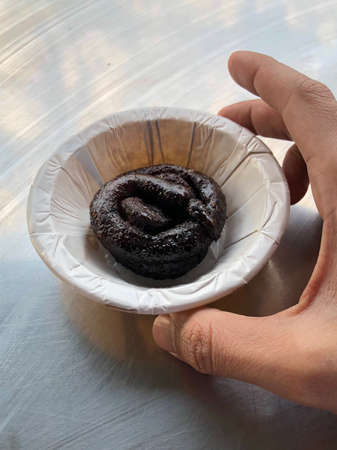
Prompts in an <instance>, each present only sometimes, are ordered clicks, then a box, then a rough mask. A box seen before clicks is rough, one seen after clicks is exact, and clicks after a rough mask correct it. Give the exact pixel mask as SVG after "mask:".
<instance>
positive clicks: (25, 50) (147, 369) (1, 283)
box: [0, 0, 337, 450]
mask: <svg viewBox="0 0 337 450" xmlns="http://www.w3.org/2000/svg"><path fill="white" fill-rule="evenodd" d="M336 19H337V1H336V0H334V1H329V0H325V1H324V0H323V1H322V2H319V3H318V2H315V1H313V0H298V1H296V2H294V1H290V0H283V1H279V0H268V1H266V0H229V1H226V2H223V1H216V0H185V1H183V0H181V1H178V0H171V1H169V2H168V1H165V0H129V1H125V0H124V1H123V0H119V1H115V0H113V1H111V0H96V1H93V0H92V1H89V0H67V1H66V0H58V1H54V2H51V1H48V0H35V1H33V0H2V1H1V2H0V23H1V27H0V105H1V109H0V111H1V112H0V448H1V449H25V450H29V449H61V448H62V449H63V448H64V449H66V448H67V449H79V450H82V449H98V450H100V449H132V448H137V449H172V448H175V449H179V448H181V449H231V450H233V449H249V450H251V449H254V450H255V449H256V450H257V449H268V450H269V449H285V448H287V449H307V450H310V449H335V448H336V439H337V418H336V416H333V415H332V414H330V413H326V412H322V411H318V410H314V409H311V408H305V407H302V406H298V405H296V404H294V403H291V402H289V401H286V400H283V399H280V398H279V397H277V396H276V395H273V394H271V393H268V392H266V391H264V390H262V389H260V388H258V387H255V386H251V385H248V384H245V383H241V382H236V381H233V380H229V379H221V378H214V377H207V376H203V375H200V374H197V373H196V372H194V371H193V370H192V369H190V368H189V367H187V366H185V365H183V364H182V363H180V362H179V361H176V360H174V359H173V358H171V357H170V356H168V355H166V354H164V353H162V352H161V351H159V350H158V349H157V348H156V347H155V346H154V344H153V342H152V339H151V323H152V318H151V317H141V316H135V315H127V314H124V313H119V312H114V311H111V310H107V309H105V308H104V307H102V306H100V305H97V304H94V303H92V302H90V301H88V300H86V299H85V298H80V297H79V296H77V295H76V293H74V292H72V291H71V290H70V289H69V288H68V287H67V286H65V285H62V284H61V283H60V282H58V280H57V279H56V278H55V277H54V276H53V275H52V273H51V272H50V271H49V270H48V269H47V267H45V265H44V264H43V263H42V261H41V260H40V259H39V257H38V256H37V254H36V253H35V251H34V249H33V248H32V245H31V244H30V241H29V237H28V234H27V228H26V223H25V203H26V199H27V193H28V188H29V185H30V183H31V182H32V180H33V177H34V175H35V173H36V172H37V170H38V168H39V166H40V165H41V164H42V163H43V162H44V161H45V160H46V158H48V157H49V155H50V154H51V153H52V152H53V151H54V150H55V149H56V147H57V146H58V145H59V144H60V143H62V142H63V141H64V140H66V139H67V138H68V137H69V136H71V135H72V134H74V133H76V132H78V131H79V130H80V129H81V128H83V127H85V126H86V125H88V124H90V123H92V122H93V121H95V120H97V119H99V118H101V117H103V116H104V115H106V114H109V113H111V112H113V111H119V110H124V109H129V108H134V107H137V106H154V105H169V106H181V107H187V108H195V109H200V110H205V111H209V112H216V111H217V110H218V109H220V107H222V106H224V105H225V104H229V103H232V102H235V101H238V100H242V99H245V98H249V97H250V95H249V94H248V93H246V92H244V91H243V90H242V89H241V88H239V87H238V86H236V85H234V83H233V82H232V81H231V79H230V77H229V75H228V73H227V71H226V60H227V58H228V56H229V54H230V53H231V52H232V51H233V50H235V49H238V48H244V49H251V50H257V51H261V52H265V53H269V54H271V55H273V56H274V57H276V58H279V59H281V60H282V61H283V62H285V63H287V64H290V65H292V66H294V67H296V68H297V69H299V70H301V71H303V72H305V73H306V74H308V75H310V76H312V77H314V78H318V79H320V80H321V81H323V82H325V83H326V84H328V85H329V87H330V88H331V89H332V90H333V91H334V92H335V93H337V81H336V80H337V77H336V75H337V65H336V64H335V55H336V47H337V28H336ZM268 143H269V145H270V146H271V148H272V149H273V151H274V152H275V154H276V156H277V157H278V158H279V159H280V160H281V159H282V158H283V155H284V152H285V149H286V148H287V147H288V145H289V144H288V143H284V142H280V141H271V140H268ZM320 230H321V222H320V219H319V217H318V215H317V212H316V209H315V206H314V203H313V200H312V197H311V195H310V193H308V194H307V196H306V197H305V199H304V200H303V201H302V202H301V203H300V204H299V205H298V206H296V207H293V208H292V213H291V218H290V222H289V225H288V228H287V231H286V233H285V236H284V238H283V240H282V243H281V246H280V247H279V249H278V250H277V252H276V253H275V255H274V257H273V258H272V260H271V261H270V262H269V263H268V264H267V266H266V267H265V268H264V269H263V270H262V272H261V273H260V274H259V275H258V276H257V277H256V278H255V279H254V280H253V281H252V282H250V283H249V285H248V286H246V287H245V288H242V289H240V290H239V291H237V292H235V293H234V294H232V295H230V296H229V297H227V298H226V299H224V300H223V301H220V302H219V305H220V306H221V307H222V308H225V309H228V310H231V311H236V312H239V313H243V314H250V315H266V314H271V313H273V312H276V311H280V310H282V309H284V308H286V307H288V306H290V305H292V304H294V303H295V302H296V301H297V299H298V296H299V295H300V293H301V291H302V289H303V287H304V286H305V284H306V282H307V280H308V278H309V276H310V273H311V271H312V268H313V266H314V263H315V259H316V256H317V251H318V247H319V242H320Z"/></svg>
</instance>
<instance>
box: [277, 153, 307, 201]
mask: <svg viewBox="0 0 337 450" xmlns="http://www.w3.org/2000/svg"><path fill="white" fill-rule="evenodd" d="M283 171H284V174H285V176H286V178H287V181H288V185H289V191H290V202H291V204H292V205H293V204H294V203H297V202H299V201H300V200H301V199H302V198H303V197H304V195H305V194H306V192H307V190H308V187H309V177H308V171H307V165H306V164H305V161H304V159H303V157H302V155H301V153H300V152H299V150H298V148H297V146H296V145H292V146H291V147H290V148H289V150H288V151H287V154H286V156H285V158H284V161H283Z"/></svg>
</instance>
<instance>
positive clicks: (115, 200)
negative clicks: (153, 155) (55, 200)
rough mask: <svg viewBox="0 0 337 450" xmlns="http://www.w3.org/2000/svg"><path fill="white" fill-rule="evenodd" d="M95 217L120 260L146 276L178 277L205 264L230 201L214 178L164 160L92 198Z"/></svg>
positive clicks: (115, 182) (103, 238) (114, 182)
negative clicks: (165, 162) (162, 162)
mask: <svg viewBox="0 0 337 450" xmlns="http://www.w3.org/2000/svg"><path fill="white" fill-rule="evenodd" d="M90 217H91V225H92V228H93V230H94V232H95V233H96V235H97V237H98V239H99V240H100V241H101V243H102V245H103V246H104V247H105V248H106V249H107V250H109V251H110V253H111V254H112V255H113V256H114V257H115V259H116V260H117V261H118V262H120V263H121V264H123V265H124V266H126V267H128V268H129V269H131V270H133V271H134V272H135V273H138V274H140V275H143V276H147V277H151V278H155V279H165V278H176V277H178V276H181V275H183V274H184V273H186V272H187V271H189V270H191V269H192V268H193V267H195V266H196V265H197V264H198V263H200V262H201V261H202V259H203V258H204V257H205V255H206V253H207V250H208V247H209V245H210V244H211V242H212V241H213V240H217V239H218V238H219V237H220V234H221V231H222V229H223V226H224V223H225V217H226V201H225V197H224V194H223V193H222V191H221V189H220V187H219V186H218V185H217V184H216V183H215V181H214V180H213V179H211V178H210V177H207V176H206V175H203V174H201V173H199V172H195V171H193V170H192V169H185V168H183V167H179V166H174V165H167V164H163V165H158V166H150V167H144V168H141V169H137V170H135V171H131V172H127V173H125V174H122V175H120V176H118V177H116V178H115V179H113V180H111V181H109V182H108V183H106V184H105V185H104V186H102V188H101V189H100V190H99V191H98V192H97V193H96V194H95V196H94V198H93V200H92V202H91V205H90Z"/></svg>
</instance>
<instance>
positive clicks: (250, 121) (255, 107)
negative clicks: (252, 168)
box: [219, 99, 290, 139]
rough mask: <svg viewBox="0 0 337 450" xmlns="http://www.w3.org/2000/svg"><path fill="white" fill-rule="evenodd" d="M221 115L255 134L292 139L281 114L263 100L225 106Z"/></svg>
mask: <svg viewBox="0 0 337 450" xmlns="http://www.w3.org/2000/svg"><path fill="white" fill-rule="evenodd" d="M219 115H220V116H223V117H227V118H228V119H231V120H233V121H234V122H236V123H238V124H240V125H242V126H243V127H245V128H248V129H249V130H251V131H252V132H253V133H255V134H260V135H261V136H265V137H272V138H276V139H290V136H289V132H288V130H287V128H286V126H285V125H284V122H283V119H282V117H281V115H280V114H279V113H278V112H277V111H276V110H275V109H273V108H271V107H270V106H269V105H267V103H265V102H264V101H263V100H260V99H256V100H248V101H244V102H239V103H235V104H233V105H229V106H225V107H224V108H222V109H221V110H220V111H219Z"/></svg>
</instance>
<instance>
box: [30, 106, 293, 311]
mask: <svg viewBox="0 0 337 450" xmlns="http://www.w3.org/2000/svg"><path fill="white" fill-rule="evenodd" d="M160 163H168V164H178V165H181V166H185V167H191V168H192V169H195V170H198V171H200V172H203V173H205V174H206V175H209V176H211V177H213V178H214V179H215V180H216V181H217V182H218V184H219V185H220V187H221V188H222V190H223V191H224V193H225V196H226V199H227V206H228V210H227V216H228V217H227V221H226V224H225V228H224V231H223V233H222V236H221V238H220V239H219V241H218V242H216V243H213V244H212V246H211V248H210V250H209V252H208V254H207V256H206V258H205V259H204V261H202V262H201V264H199V266H197V267H196V268H195V269H193V270H191V271H190V272H189V273H188V274H186V275H185V276H183V277H180V278H178V279H176V280H164V281H158V280H152V279H149V278H143V277H140V276H137V275H135V274H134V273H133V272H131V271H129V270H128V269H125V268H123V267H122V266H121V265H120V264H118V263H116V262H115V261H114V259H113V258H112V257H111V256H109V254H108V252H107V251H106V250H105V249H103V247H102V246H101V245H100V244H99V242H98V241H97V240H96V238H95V236H94V234H93V232H92V231H91V229H90V218H89V204H90V202H91V200H92V198H93V195H94V194H95V192H96V191H97V190H98V189H99V187H100V186H101V185H102V184H103V183H105V182H107V181H109V180H110V179H112V178H113V177H115V176H116V175H118V174H120V173H122V172H125V171H128V170H131V169H136V168H138V167H142V166H147V165H151V164H160ZM288 216H289V193H288V187H287V183H286V181H285V178H284V176H283V173H282V171H281V168H280V167H279V165H278V163H277V161H276V160H275V158H274V157H273V155H272V154H271V152H270V150H269V149H268V148H267V147H266V146H265V145H264V143H262V142H261V141H260V140H259V139H258V138H257V137H256V136H255V135H254V134H252V133H251V132H250V131H248V130H247V129H245V128H243V127H241V126H239V125H237V124H236V123H234V122H232V121H230V120H228V119H225V118H222V117H218V116H213V115H210V114H207V113H203V112H198V111H191V110H183V109H175V108H149V109H140V110H133V111H126V112H122V113H117V114H113V115H111V116H109V117H107V118H105V119H103V120H101V121H99V122H96V123H95V124H93V125H92V126H90V127H89V128H87V129H86V130H84V131H83V132H81V133H80V134H78V135H77V136H74V137H73V138H71V139H70V140H69V141H68V142H66V143H65V144H63V145H62V146H61V147H60V148H59V149H58V150H57V151H56V153H54V155H53V156H52V157H51V158H50V159H49V160H48V161H47V162H46V163H45V164H44V165H43V166H42V167H41V169H40V171H39V172H38V174H37V176H36V178H35V181H34V183H33V185H32V187H31V191H30V196H29V200H28V226H29V232H30V236H31V240H32V242H33V245H34V247H35V249H36V250H37V252H38V253H39V255H40V256H41V258H42V259H43V261H44V262H45V263H46V264H47V266H48V267H49V268H50V269H51V270H52V271H53V272H54V273H55V274H56V275H57V276H58V277H59V278H61V279H62V280H63V281H65V282H67V283H70V284H71V285H72V286H73V287H74V288H76V289H77V290H78V291H80V293H81V294H83V295H84V296H86V297H89V298H91V299H92V300H95V301H97V302H101V303H104V304H105V305H108V306H111V307H114V308H116V309H119V310H125V311H130V312H136V313H141V314H161V313H169V312H174V311H179V310H184V309H189V308H193V307H197V306H200V305H203V304H206V303H209V302H211V301H214V300H216V299H219V298H220V297H222V296H224V295H227V294H229V293H230V292H232V291H234V290H235V289H237V288H238V287H240V286H242V285H244V284H246V283H247V282H248V281H249V280H250V279H251V278H252V277H253V276H254V275H255V274H256V273H257V272H258V271H259V270H260V269H261V268H262V267H263V266H264V264H265V263H266V262H267V260H268V259H269V258H270V256H271V254H272V253H273V252H274V250H275V249H276V247H277V246H278V244H279V241H280V238H281V236H282V233H283V232H284V229H285V227H286V224H287V220H288Z"/></svg>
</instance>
